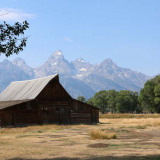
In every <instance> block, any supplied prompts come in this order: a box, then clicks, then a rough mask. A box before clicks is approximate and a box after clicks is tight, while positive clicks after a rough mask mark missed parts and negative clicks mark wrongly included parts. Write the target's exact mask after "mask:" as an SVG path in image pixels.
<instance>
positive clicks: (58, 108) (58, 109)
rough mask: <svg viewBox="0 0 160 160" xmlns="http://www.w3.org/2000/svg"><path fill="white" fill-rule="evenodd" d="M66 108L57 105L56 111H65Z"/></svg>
mask: <svg viewBox="0 0 160 160" xmlns="http://www.w3.org/2000/svg"><path fill="white" fill-rule="evenodd" d="M64 111H65V110H64V108H63V107H57V108H56V112H64Z"/></svg>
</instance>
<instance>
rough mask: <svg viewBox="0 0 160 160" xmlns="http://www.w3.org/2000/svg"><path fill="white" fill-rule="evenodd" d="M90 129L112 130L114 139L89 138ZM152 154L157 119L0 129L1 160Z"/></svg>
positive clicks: (156, 149) (158, 133) (159, 141)
mask: <svg viewBox="0 0 160 160" xmlns="http://www.w3.org/2000/svg"><path fill="white" fill-rule="evenodd" d="M91 131H93V132H94V131H96V134H97V131H98V134H99V133H100V137H103V136H102V135H103V134H104V133H105V134H110V133H114V134H115V135H116V137H117V138H116V139H104V138H102V139H101V138H100V139H99V138H98V139H97V138H96V139H95V138H94V139H92V138H91V135H90V134H91V133H92V132H91ZM94 133H95V132H94ZM102 133H103V134H102ZM104 137H105V136H104ZM86 151H87V152H86ZM152 155H154V157H155V156H156V158H157V157H158V156H159V155H160V118H141V119H137V118H130V119H129V118H120V119H117V118H116V119H115V118H114V119H104V118H103V119H100V124H97V125H69V126H65V125H64V126H59V125H43V126H29V127H23V128H4V129H0V160H1V159H2V160H8V159H12V160H16V159H22V160H24V159H29V160H33V159H34V160H39V159H43V160H44V159H48V160H51V159H52V160H56V159H58V160H64V159H65V160H71V159H76V160H78V159H92V160H96V159H98V160H105V159H107V158H106V157H108V159H113V160H122V159H125V160H129V159H132V160H133V159H138V157H140V158H139V159H142V160H145V159H148V157H149V160H151V159H152V158H153V159H154V157H153V156H152ZM134 156H135V158H133V157H134ZM141 157H142V158H141ZM156 158H155V159H156ZM158 158H159V157H158Z"/></svg>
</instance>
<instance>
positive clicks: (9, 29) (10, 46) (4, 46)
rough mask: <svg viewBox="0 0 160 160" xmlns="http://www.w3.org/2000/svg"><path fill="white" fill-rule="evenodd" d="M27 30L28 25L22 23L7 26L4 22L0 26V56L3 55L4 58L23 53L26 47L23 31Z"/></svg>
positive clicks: (25, 22)
mask: <svg viewBox="0 0 160 160" xmlns="http://www.w3.org/2000/svg"><path fill="white" fill-rule="evenodd" d="M27 28H29V23H28V22H27V21H24V22H23V23H22V24H21V23H19V22H16V23H15V24H14V25H9V24H7V23H6V22H4V23H3V24H0V54H5V56H6V57H8V56H10V55H11V54H13V53H15V54H18V53H19V52H20V51H23V48H24V47H25V46H26V41H27V38H26V37H21V36H22V35H24V31H25V30H26V29H27Z"/></svg>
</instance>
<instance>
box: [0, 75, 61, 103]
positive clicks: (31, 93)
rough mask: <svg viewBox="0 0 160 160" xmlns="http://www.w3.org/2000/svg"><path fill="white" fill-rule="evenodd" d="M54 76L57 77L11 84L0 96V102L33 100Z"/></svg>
mask: <svg viewBox="0 0 160 160" xmlns="http://www.w3.org/2000/svg"><path fill="white" fill-rule="evenodd" d="M56 76H58V75H57V74H56V75H52V76H48V77H44V78H38V79H33V80H26V81H16V82H12V83H11V84H10V85H9V86H8V87H7V88H6V89H5V90H4V91H3V92H2V93H1V94H0V102H4V101H17V100H18V101H23V100H32V99H35V98H36V97H37V96H38V95H39V93H40V92H41V91H42V90H43V89H44V87H45V86H46V85H47V84H48V83H49V82H50V81H51V80H53V79H54V78H55V77H56ZM0 104H1V103H0Z"/></svg>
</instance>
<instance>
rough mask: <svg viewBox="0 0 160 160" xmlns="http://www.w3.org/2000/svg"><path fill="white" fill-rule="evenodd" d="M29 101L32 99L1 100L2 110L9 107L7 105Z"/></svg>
mask: <svg viewBox="0 0 160 160" xmlns="http://www.w3.org/2000/svg"><path fill="white" fill-rule="evenodd" d="M29 101H31V100H20V101H7V102H0V110H1V109H4V108H7V107H11V106H14V105H17V104H21V103H24V102H29Z"/></svg>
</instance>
